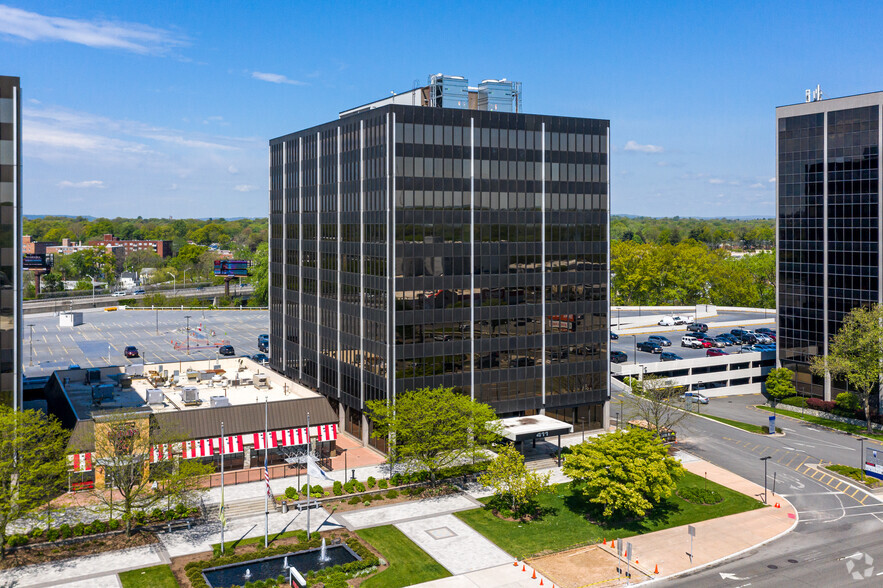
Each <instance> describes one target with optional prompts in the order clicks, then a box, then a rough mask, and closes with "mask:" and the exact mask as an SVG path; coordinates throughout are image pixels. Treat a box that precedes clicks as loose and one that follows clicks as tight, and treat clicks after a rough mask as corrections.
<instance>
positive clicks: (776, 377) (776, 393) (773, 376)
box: [766, 368, 797, 414]
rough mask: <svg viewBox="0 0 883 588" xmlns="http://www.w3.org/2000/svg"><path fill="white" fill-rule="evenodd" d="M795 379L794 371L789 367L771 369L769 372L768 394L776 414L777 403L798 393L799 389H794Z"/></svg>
mask: <svg viewBox="0 0 883 588" xmlns="http://www.w3.org/2000/svg"><path fill="white" fill-rule="evenodd" d="M793 380H794V372H792V371H791V370H789V369H788V368H776V369H774V370H770V373H768V374H767V377H766V395H767V397H768V398H769V399H770V404H771V405H772V407H773V414H775V412H776V405H777V404H778V403H779V402H780V401H782V400H784V399H786V398H788V397H790V396H794V395H795V394H797V391H796V390H795V389H794V383H793Z"/></svg>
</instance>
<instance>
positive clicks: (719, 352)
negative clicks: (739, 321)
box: [705, 347, 729, 357]
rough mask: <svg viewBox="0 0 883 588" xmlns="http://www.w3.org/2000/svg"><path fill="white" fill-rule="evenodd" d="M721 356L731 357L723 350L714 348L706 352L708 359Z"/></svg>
mask: <svg viewBox="0 0 883 588" xmlns="http://www.w3.org/2000/svg"><path fill="white" fill-rule="evenodd" d="M720 355H729V353H727V352H726V351H724V350H723V349H716V348H714V347H712V348H711V349H706V350H705V356H706V357H718V356H720Z"/></svg>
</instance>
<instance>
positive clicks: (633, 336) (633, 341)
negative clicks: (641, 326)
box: [632, 335, 638, 365]
mask: <svg viewBox="0 0 883 588" xmlns="http://www.w3.org/2000/svg"><path fill="white" fill-rule="evenodd" d="M632 343H634V347H633V349H632V352H633V353H634V354H635V355H634V358H635V362H634V363H635V365H638V336H637V335H632Z"/></svg>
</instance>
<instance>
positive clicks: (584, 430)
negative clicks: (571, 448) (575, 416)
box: [579, 412, 610, 443]
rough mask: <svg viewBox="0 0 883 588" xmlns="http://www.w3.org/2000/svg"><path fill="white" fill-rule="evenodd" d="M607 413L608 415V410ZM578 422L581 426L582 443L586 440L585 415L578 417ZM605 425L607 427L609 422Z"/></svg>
mask: <svg viewBox="0 0 883 588" xmlns="http://www.w3.org/2000/svg"><path fill="white" fill-rule="evenodd" d="M607 414H608V415H609V414H610V413H609V412H608V413H607ZM579 422H580V424H582V427H583V443H585V442H586V417H584V416H582V417H579ZM607 426H608V427H609V426H610V423H607Z"/></svg>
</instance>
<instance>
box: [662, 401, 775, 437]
mask: <svg viewBox="0 0 883 588" xmlns="http://www.w3.org/2000/svg"><path fill="white" fill-rule="evenodd" d="M675 410H680V411H683V412H686V413H688V414H692V415H693V416H697V417H699V418H701V419H705V420H706V421H712V422H714V423H717V424H719V425H723V426H725V427H730V428H731V429H736V430H737V431H741V432H743V433H748V434H749V435H757V436H758V437H784V436H785V433H784V432H783V433H774V434H772V435H770V434H769V433H752V432H751V431H746V430H745V429H740V428H739V427H734V426H733V425H729V424H727V423H722V422H721V421H718V420H715V419H712V418H709V417H707V416H705V415H704V414H699V413H695V412H692V411H689V410H685V409H683V408H677V407H675ZM777 416H778V415H777ZM722 418H723V417H722ZM745 424H746V425H749V424H751V423H745ZM758 426H760V425H758Z"/></svg>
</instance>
